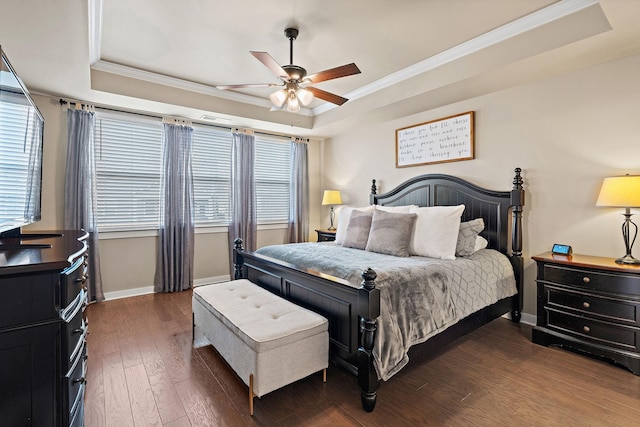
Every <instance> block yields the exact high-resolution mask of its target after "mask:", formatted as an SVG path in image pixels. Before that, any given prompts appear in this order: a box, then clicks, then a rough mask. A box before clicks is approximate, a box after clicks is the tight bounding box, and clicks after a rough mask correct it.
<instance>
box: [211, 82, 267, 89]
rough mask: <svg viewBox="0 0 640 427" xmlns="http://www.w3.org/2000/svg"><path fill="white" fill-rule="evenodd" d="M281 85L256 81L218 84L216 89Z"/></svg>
mask: <svg viewBox="0 0 640 427" xmlns="http://www.w3.org/2000/svg"><path fill="white" fill-rule="evenodd" d="M274 86H280V85H279V84H277V83H256V84H244V85H216V89H221V90H226V89H246V88H253V87H274Z"/></svg>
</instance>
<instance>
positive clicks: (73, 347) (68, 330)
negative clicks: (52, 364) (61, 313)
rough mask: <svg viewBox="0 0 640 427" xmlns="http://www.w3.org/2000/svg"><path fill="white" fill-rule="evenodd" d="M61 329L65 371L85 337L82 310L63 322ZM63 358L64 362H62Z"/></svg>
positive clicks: (79, 349) (85, 329)
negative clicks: (66, 321)
mask: <svg viewBox="0 0 640 427" xmlns="http://www.w3.org/2000/svg"><path fill="white" fill-rule="evenodd" d="M62 329H63V332H62V334H63V337H64V340H63V342H64V344H63V348H64V349H65V350H66V352H64V353H63V356H62V359H63V369H64V372H66V371H68V370H69V368H70V367H71V364H72V363H73V361H74V360H75V358H76V356H77V355H78V352H79V351H81V350H82V348H83V346H84V342H85V341H86V338H87V324H86V322H85V319H84V317H83V315H82V310H79V311H78V312H77V313H76V315H75V316H73V317H72V318H71V320H70V321H69V322H68V323H64V324H63V328H62ZM65 360H66V364H65V363H64V362H65Z"/></svg>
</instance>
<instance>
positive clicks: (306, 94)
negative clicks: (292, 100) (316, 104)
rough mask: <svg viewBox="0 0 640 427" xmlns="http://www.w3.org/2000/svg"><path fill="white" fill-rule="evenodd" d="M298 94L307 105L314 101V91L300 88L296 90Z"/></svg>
mask: <svg viewBox="0 0 640 427" xmlns="http://www.w3.org/2000/svg"><path fill="white" fill-rule="evenodd" d="M296 96H297V97H298V99H299V100H300V103H301V104H302V105H304V106H305V107H306V106H307V105H309V104H311V101H313V92H311V91H310V90H308V89H305V88H299V89H298V90H297V92H296Z"/></svg>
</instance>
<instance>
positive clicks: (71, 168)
mask: <svg viewBox="0 0 640 427" xmlns="http://www.w3.org/2000/svg"><path fill="white" fill-rule="evenodd" d="M95 125H96V117H95V113H94V112H93V111H85V110H81V109H77V108H76V109H69V110H67V170H66V174H65V185H64V190H65V191H64V228H65V229H67V230H79V229H83V230H85V231H87V232H88V233H89V239H88V241H87V245H88V246H89V251H88V252H89V267H88V277H87V289H88V292H89V301H102V300H104V293H103V291H102V274H101V272H100V254H99V251H98V224H97V220H96V206H97V204H96V174H95V147H94V141H93V137H94V129H95Z"/></svg>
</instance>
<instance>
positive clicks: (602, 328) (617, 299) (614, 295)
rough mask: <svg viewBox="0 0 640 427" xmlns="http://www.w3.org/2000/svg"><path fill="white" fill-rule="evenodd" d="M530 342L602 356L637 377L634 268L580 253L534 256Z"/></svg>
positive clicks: (639, 293) (638, 313)
mask: <svg viewBox="0 0 640 427" xmlns="http://www.w3.org/2000/svg"><path fill="white" fill-rule="evenodd" d="M533 259H534V260H535V261H536V263H537V269H538V277H537V280H536V282H537V288H538V290H537V295H538V320H537V326H535V327H534V328H533V332H532V340H533V342H534V343H536V344H541V345H544V346H559V347H564V348H569V349H574V350H579V351H581V352H583V353H587V354H589V355H593V356H596V357H600V358H605V359H608V360H610V361H613V362H615V363H617V364H619V365H622V366H624V367H626V368H627V369H629V370H630V371H631V372H633V373H634V374H635V375H640V267H639V266H626V265H620V264H616V263H615V261H614V259H613V258H603V257H594V256H586V255H573V256H567V255H554V254H551V253H545V254H541V255H538V256H534V257H533Z"/></svg>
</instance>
